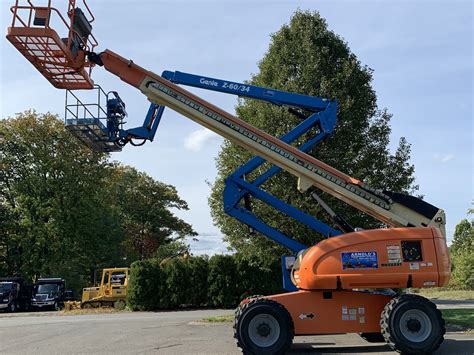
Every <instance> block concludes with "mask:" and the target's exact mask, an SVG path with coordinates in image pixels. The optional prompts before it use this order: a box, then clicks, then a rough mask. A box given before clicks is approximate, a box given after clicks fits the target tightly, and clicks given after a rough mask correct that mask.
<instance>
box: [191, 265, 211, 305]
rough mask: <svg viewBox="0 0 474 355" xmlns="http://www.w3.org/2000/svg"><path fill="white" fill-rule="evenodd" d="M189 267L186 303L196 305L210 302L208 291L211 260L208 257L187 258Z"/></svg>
mask: <svg viewBox="0 0 474 355" xmlns="http://www.w3.org/2000/svg"><path fill="white" fill-rule="evenodd" d="M186 262H187V267H188V269H189V274H188V276H189V279H188V280H189V285H188V288H189V289H192V292H189V295H188V299H187V302H186V304H190V305H192V306H194V307H200V306H205V305H207V304H208V303H209V301H208V297H207V292H208V283H207V277H208V273H209V260H208V258H207V257H194V258H188V259H187V260H186Z"/></svg>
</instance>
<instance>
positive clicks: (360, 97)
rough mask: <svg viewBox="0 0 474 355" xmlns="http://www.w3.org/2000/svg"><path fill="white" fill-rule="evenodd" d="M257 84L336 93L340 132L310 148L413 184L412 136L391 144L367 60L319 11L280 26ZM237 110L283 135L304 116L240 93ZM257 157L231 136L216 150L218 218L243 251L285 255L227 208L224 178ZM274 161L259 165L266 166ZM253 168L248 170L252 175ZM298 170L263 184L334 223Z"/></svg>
mask: <svg viewBox="0 0 474 355" xmlns="http://www.w3.org/2000/svg"><path fill="white" fill-rule="evenodd" d="M249 82H250V83H251V84H254V85H260V86H264V87H270V88H275V89H281V90H286V91H291V92H297V93H302V94H306V95H313V96H321V97H326V98H336V99H337V100H338V104H339V110H338V116H337V126H336V128H335V132H334V135H333V138H331V139H329V140H327V141H325V142H323V143H321V144H319V145H318V146H317V147H316V148H315V149H313V151H311V152H310V154H311V155H312V156H314V157H316V158H318V159H320V160H322V161H324V162H325V163H328V164H329V165H331V166H333V167H335V168H337V169H339V170H341V171H343V172H345V173H347V174H349V175H351V176H354V177H357V178H359V179H361V180H363V181H365V182H366V183H368V184H369V185H370V186H372V187H374V188H380V189H389V190H394V191H398V192H414V191H415V190H417V186H416V185H414V180H415V179H414V176H413V173H414V167H413V165H411V164H410V163H409V158H410V144H409V143H407V141H406V140H405V138H401V139H400V142H399V145H398V147H397V149H396V150H395V153H393V154H391V153H390V151H389V148H388V145H389V136H390V132H391V129H390V120H391V118H392V116H391V114H389V113H388V111H387V110H386V109H379V108H378V107H377V101H376V94H375V91H374V90H373V88H372V86H371V83H372V70H371V69H370V68H369V67H367V66H364V65H362V64H361V63H360V61H359V60H358V59H357V57H356V56H355V55H354V54H353V53H351V51H350V49H349V47H348V45H347V43H345V42H344V41H343V40H342V39H341V38H340V37H339V36H338V35H336V34H335V33H333V32H332V31H330V30H328V27H327V24H326V22H325V20H324V19H323V18H321V17H320V15H319V14H318V13H317V12H309V11H297V12H296V13H295V14H294V15H293V17H292V18H291V21H290V23H289V24H287V25H284V26H282V28H281V29H280V30H279V31H278V32H276V33H274V34H273V35H272V37H271V44H270V47H269V49H268V51H267V53H266V54H265V56H264V57H263V59H262V60H261V61H260V63H259V71H258V73H257V74H255V75H253V77H252V78H251V80H250V81H249ZM236 112H237V115H238V116H239V117H240V118H242V119H244V120H245V121H247V122H249V123H250V124H252V125H254V126H256V127H258V128H260V129H263V130H264V131H266V132H268V133H270V134H272V135H273V136H277V137H278V136H281V135H283V134H285V133H287V132H288V131H289V130H290V129H292V128H293V127H295V126H296V125H297V124H298V123H299V122H301V121H300V119H299V118H297V117H295V116H294V115H292V114H290V113H289V112H288V111H287V110H286V109H285V108H281V107H276V106H273V105H269V104H267V103H264V102H260V101H252V100H240V101H239V104H238V106H237V108H236ZM249 158H251V154H250V153H249V152H248V151H246V150H244V149H242V148H240V147H238V146H236V145H234V144H232V143H230V142H229V141H225V142H224V143H223V145H222V148H221V151H220V153H219V156H218V158H217V163H216V165H217V170H218V176H217V178H216V181H215V182H214V184H213V186H212V193H211V196H210V198H209V204H210V207H211V213H212V216H213V219H214V222H215V223H216V225H217V226H218V227H219V228H220V229H221V231H222V233H223V234H224V235H225V237H224V238H225V240H226V241H228V242H229V243H230V246H231V247H232V248H234V249H236V250H238V251H239V252H242V253H243V254H244V255H249V256H250V255H258V256H259V257H260V260H262V261H264V262H267V261H268V262H270V260H271V259H272V257H271V256H272V255H273V256H276V255H280V254H281V253H282V252H283V249H282V248H281V247H278V246H276V245H275V244H274V243H272V244H269V243H268V240H267V239H266V238H263V237H262V236H259V235H256V236H255V235H250V233H249V231H248V228H247V227H246V226H244V225H242V224H241V223H240V222H238V221H236V220H234V219H232V218H230V217H228V216H227V215H226V214H225V213H224V211H223V204H222V192H223V188H224V179H225V177H226V176H227V175H229V174H230V173H231V172H232V171H234V169H236V168H237V167H238V166H240V165H241V164H243V163H244V162H246V161H247V160H248V159H249ZM268 166H269V165H268V164H267V165H264V166H263V167H262V168H260V169H259V170H258V171H257V173H261V172H263V171H265V170H266V169H267V168H268ZM252 178H253V176H249V177H248V179H249V180H251V179H252ZM296 183H297V181H296V178H295V177H294V176H292V175H290V174H289V173H286V172H283V173H280V174H278V175H277V176H275V177H273V178H272V179H270V180H269V181H268V182H267V183H266V184H264V185H263V186H262V187H263V188H264V189H265V190H266V191H267V192H270V193H271V194H273V195H275V196H276V197H278V198H280V199H282V200H283V201H285V202H287V203H290V204H292V205H294V206H295V207H296V208H298V209H301V210H304V211H306V212H307V213H309V214H311V215H313V216H315V217H316V218H318V219H320V220H323V221H325V222H327V223H329V224H332V222H331V221H330V220H328V218H327V216H326V214H325V212H324V211H322V210H321V208H320V207H318V206H317V205H316V203H315V202H314V200H312V199H311V198H310V197H309V196H308V195H309V194H300V193H298V192H297V190H296ZM322 196H323V198H324V199H325V200H326V201H327V202H328V203H329V204H330V205H331V206H332V207H333V208H334V209H335V210H336V211H337V212H339V213H340V214H342V215H343V216H345V217H346V218H347V219H348V220H349V222H350V223H351V224H352V225H354V226H362V227H364V228H374V227H379V226H380V225H381V224H380V223H379V222H378V221H375V220H374V219H372V218H370V217H369V216H367V215H365V214H363V213H361V212H360V211H358V210H356V209H354V208H352V207H350V206H348V205H346V204H344V203H341V202H340V201H338V200H336V199H335V198H333V197H331V196H329V195H327V194H323V193H322ZM252 211H253V212H254V213H255V214H256V215H257V216H259V217H260V218H262V219H263V220H264V221H265V222H266V223H268V224H269V225H270V226H272V227H275V228H276V229H278V230H280V231H282V232H283V233H285V234H286V235H288V236H291V237H293V238H294V239H296V240H299V241H301V242H303V243H305V244H307V245H312V244H314V243H315V242H317V241H319V240H320V239H321V236H320V235H318V234H316V233H314V232H313V231H312V230H310V229H308V228H306V227H304V226H301V225H299V224H297V223H295V222H294V221H292V220H290V219H288V218H286V217H284V216H282V215H280V214H279V213H277V212H276V211H275V210H273V209H272V208H270V207H269V206H267V205H265V204H262V203H259V202H258V201H253V205H252Z"/></svg>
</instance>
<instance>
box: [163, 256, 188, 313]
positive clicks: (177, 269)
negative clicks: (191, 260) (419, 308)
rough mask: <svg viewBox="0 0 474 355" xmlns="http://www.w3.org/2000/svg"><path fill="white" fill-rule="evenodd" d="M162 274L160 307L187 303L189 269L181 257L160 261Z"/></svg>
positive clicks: (172, 306) (175, 306) (178, 305)
mask: <svg viewBox="0 0 474 355" xmlns="http://www.w3.org/2000/svg"><path fill="white" fill-rule="evenodd" d="M161 269H162V272H163V276H164V287H163V288H162V294H161V298H160V300H161V302H160V306H161V307H160V308H177V307H180V306H181V305H184V304H188V298H189V297H188V295H189V293H190V292H189V291H190V287H189V277H188V275H189V270H188V267H187V264H186V262H185V260H184V259H183V258H175V259H171V260H167V261H165V262H163V263H161Z"/></svg>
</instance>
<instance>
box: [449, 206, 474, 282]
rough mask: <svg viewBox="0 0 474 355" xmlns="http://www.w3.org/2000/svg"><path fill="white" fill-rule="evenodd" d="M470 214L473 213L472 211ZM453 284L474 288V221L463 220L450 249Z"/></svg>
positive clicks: (455, 232)
mask: <svg viewBox="0 0 474 355" xmlns="http://www.w3.org/2000/svg"><path fill="white" fill-rule="evenodd" d="M469 213H473V211H472V210H470V211H469ZM450 252H451V262H452V264H453V272H452V278H453V283H454V285H455V286H457V287H461V288H468V289H473V288H474V219H471V221H469V220H468V219H463V220H462V221H461V222H459V224H458V225H457V226H456V229H455V231H454V237H453V243H452V245H451V247H450Z"/></svg>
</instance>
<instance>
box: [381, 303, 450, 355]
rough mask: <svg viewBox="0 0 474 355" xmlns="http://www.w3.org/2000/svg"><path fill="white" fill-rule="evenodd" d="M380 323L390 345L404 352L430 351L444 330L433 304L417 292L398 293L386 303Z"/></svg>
mask: <svg viewBox="0 0 474 355" xmlns="http://www.w3.org/2000/svg"><path fill="white" fill-rule="evenodd" d="M380 326H381V328H382V334H383V336H384V338H385V341H386V342H387V343H388V344H389V345H390V347H391V348H392V349H394V350H397V351H399V352H401V353H404V354H431V353H432V352H433V351H435V350H436V349H438V348H439V346H440V345H441V343H442V342H443V340H444V334H445V333H446V329H445V327H444V320H443V318H442V317H441V312H440V311H439V310H438V309H437V308H436V305H435V304H434V303H432V302H431V301H429V300H427V299H426V298H423V297H420V296H417V295H401V296H399V297H395V298H394V299H392V300H391V301H390V302H389V303H387V304H386V305H385V308H384V310H383V312H382V319H381V321H380Z"/></svg>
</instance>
